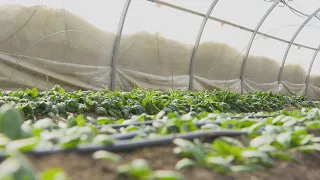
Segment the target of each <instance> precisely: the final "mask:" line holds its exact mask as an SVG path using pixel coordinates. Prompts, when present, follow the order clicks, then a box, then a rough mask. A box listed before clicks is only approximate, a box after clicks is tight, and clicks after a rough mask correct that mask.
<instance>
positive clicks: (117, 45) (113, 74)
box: [110, 0, 131, 91]
mask: <svg viewBox="0 0 320 180" xmlns="http://www.w3.org/2000/svg"><path fill="white" fill-rule="evenodd" d="M130 3H131V0H127V1H126V3H125V4H124V7H123V11H122V14H121V17H120V21H119V25H118V31H117V35H116V39H115V41H114V46H113V53H112V54H113V56H112V61H111V82H110V89H111V90H112V91H113V90H115V83H116V72H117V61H118V55H119V50H120V40H121V35H122V30H123V26H124V22H125V20H126V16H127V12H128V9H129V6H130Z"/></svg>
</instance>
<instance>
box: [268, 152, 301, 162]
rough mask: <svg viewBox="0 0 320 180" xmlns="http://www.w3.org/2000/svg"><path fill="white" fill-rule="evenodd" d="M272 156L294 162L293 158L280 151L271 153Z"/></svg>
mask: <svg viewBox="0 0 320 180" xmlns="http://www.w3.org/2000/svg"><path fill="white" fill-rule="evenodd" d="M272 156H273V157H275V158H278V159H280V160H283V161H296V158H295V157H293V156H292V155H290V154H288V153H286V152H282V151H277V152H273V153H272Z"/></svg>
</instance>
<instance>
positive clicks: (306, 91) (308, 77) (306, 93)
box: [304, 45, 320, 96]
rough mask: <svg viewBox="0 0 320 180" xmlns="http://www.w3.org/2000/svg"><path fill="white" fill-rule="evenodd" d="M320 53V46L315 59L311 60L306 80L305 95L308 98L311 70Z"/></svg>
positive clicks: (315, 53) (314, 56)
mask: <svg viewBox="0 0 320 180" xmlns="http://www.w3.org/2000/svg"><path fill="white" fill-rule="evenodd" d="M319 51H320V45H319V46H318V48H317V50H316V51H315V52H314V54H313V57H312V59H311V62H310V64H309V68H308V72H307V76H306V80H305V86H306V87H305V91H304V94H305V95H306V96H308V86H309V79H310V74H311V69H312V66H313V63H314V61H315V59H316V57H317V55H318V52H319Z"/></svg>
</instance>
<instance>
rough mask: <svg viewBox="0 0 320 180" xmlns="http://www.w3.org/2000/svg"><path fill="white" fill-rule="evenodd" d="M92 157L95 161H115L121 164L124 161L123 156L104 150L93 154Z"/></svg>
mask: <svg viewBox="0 0 320 180" xmlns="http://www.w3.org/2000/svg"><path fill="white" fill-rule="evenodd" d="M92 156H93V158H94V159H103V160H108V161H114V162H119V161H121V159H122V158H121V156H119V155H117V154H115V153H112V152H109V151H104V150H100V151H96V152H94V153H93V155H92Z"/></svg>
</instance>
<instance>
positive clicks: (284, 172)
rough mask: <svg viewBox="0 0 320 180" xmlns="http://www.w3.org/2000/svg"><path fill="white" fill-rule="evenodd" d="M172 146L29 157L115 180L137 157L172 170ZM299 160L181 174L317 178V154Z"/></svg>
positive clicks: (190, 178) (41, 166)
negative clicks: (99, 156) (112, 158)
mask: <svg viewBox="0 0 320 180" xmlns="http://www.w3.org/2000/svg"><path fill="white" fill-rule="evenodd" d="M173 147H174V146H166V147H152V148H148V149H140V150H136V151H133V152H131V153H119V154H120V155H121V156H122V157H123V159H124V160H123V161H122V162H121V163H111V162H106V161H101V160H100V161H97V160H94V159H93V158H92V154H77V153H59V154H52V155H46V156H42V157H35V156H31V155H30V156H28V157H29V159H30V160H31V162H32V163H33V164H34V166H35V168H36V169H37V170H39V171H43V170H45V169H47V168H54V167H61V168H63V169H64V171H65V172H66V173H67V174H68V176H69V177H70V179H71V180H87V179H90V180H102V179H108V180H116V179H117V178H116V175H117V174H116V167H117V166H118V165H120V164H124V163H129V162H130V161H132V160H134V159H137V158H144V159H145V160H147V161H148V162H149V163H150V165H151V166H152V168H153V169H154V170H168V169H169V170H174V166H175V164H176V163H177V162H178V161H179V159H180V158H179V157H178V156H177V155H175V154H174V153H173V152H172V150H173ZM298 158H299V163H294V162H290V163H288V162H279V163H278V164H277V166H276V167H274V168H271V169H267V170H264V171H256V172H252V173H233V174H229V175H228V176H223V175H220V174H218V173H214V172H212V171H211V170H207V169H203V168H193V169H188V170H183V171H181V173H182V174H183V175H184V178H185V179H186V180H196V179H199V180H200V179H201V180H207V179H208V180H213V179H219V180H235V179H239V180H276V179H285V180H302V179H303V180H316V179H319V177H320V171H319V167H320V153H313V154H300V155H299V156H298Z"/></svg>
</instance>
